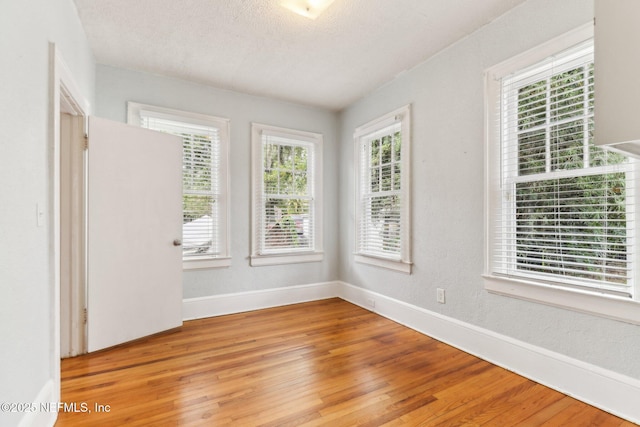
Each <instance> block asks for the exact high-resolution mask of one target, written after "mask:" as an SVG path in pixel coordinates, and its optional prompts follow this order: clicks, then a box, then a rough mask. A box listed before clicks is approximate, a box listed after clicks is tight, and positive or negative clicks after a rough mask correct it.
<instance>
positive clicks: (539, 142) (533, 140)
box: [518, 129, 547, 175]
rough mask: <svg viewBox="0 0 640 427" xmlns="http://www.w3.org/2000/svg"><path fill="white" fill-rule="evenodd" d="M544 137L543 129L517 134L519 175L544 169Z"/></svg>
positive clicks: (540, 171) (530, 173) (542, 171)
mask: <svg viewBox="0 0 640 427" xmlns="http://www.w3.org/2000/svg"><path fill="white" fill-rule="evenodd" d="M546 138H547V135H546V131H545V130H544V129H542V130H536V131H533V132H526V133H522V134H520V135H519V136H518V174H519V175H532V174H536V173H544V172H545V171H546V168H547V166H546V165H547V163H546V150H547V148H546Z"/></svg>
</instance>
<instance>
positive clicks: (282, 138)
mask: <svg viewBox="0 0 640 427" xmlns="http://www.w3.org/2000/svg"><path fill="white" fill-rule="evenodd" d="M252 143H253V153H252V158H253V173H254V182H253V240H252V255H251V265H253V266H259V265H273V264H286V263H294V262H310V261H320V260H322V258H323V254H322V190H321V187H320V184H321V182H322V135H320V134H317V133H311V132H302V131H296V130H291V129H283V128H278V127H274V126H266V125H260V124H255V123H254V124H253V125H252Z"/></svg>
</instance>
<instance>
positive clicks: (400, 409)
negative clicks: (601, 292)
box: [56, 299, 632, 427]
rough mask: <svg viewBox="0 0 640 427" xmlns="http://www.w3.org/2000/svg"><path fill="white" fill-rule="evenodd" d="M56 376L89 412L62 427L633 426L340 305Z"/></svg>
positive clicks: (261, 315)
mask: <svg viewBox="0 0 640 427" xmlns="http://www.w3.org/2000/svg"><path fill="white" fill-rule="evenodd" d="M61 376H62V401H63V402H79V403H80V402H85V403H86V404H87V405H88V407H89V408H90V409H92V412H91V413H73V412H60V413H59V419H58V423H57V424H56V425H57V426H60V427H65V426H96V425H107V426H162V427H164V426H167V427H169V426H224V425H232V426H263V427H285V426H307V427H312V426H331V427H334V426H351V425H353V426H380V425H387V426H437V425H442V426H450V425H477V426H481V425H483V426H492V425H505V426H510V425H526V426H543V425H548V426H557V425H576V424H574V422H575V421H576V420H579V422H580V424H579V425H598V426H616V427H618V426H620V427H628V426H630V425H632V424H631V423H628V422H625V421H624V420H621V419H620V418H617V417H614V416H612V415H610V414H607V413H605V412H603V411H600V410H598V409H596V408H593V407H591V406H589V405H586V404H584V403H582V402H579V401H576V400H574V399H572V398H570V397H567V396H564V395H562V394H560V393H558V392H556V391H553V390H550V389H548V388H546V387H543V386H541V385H538V384H536V383H534V382H532V381H530V380H527V379H526V378H523V377H520V376H518V375H516V374H513V373H511V372H509V371H507V370H505V369H502V368H500V367H497V366H494V365H491V364H490V363H488V362H486V361H483V360H480V359H478V358H476V357H473V356H471V355H469V354H466V353H464V352H462V351H459V350H457V349H455V348H453V347H450V346H448V345H446V344H443V343H441V342H438V341H436V340H434V339H432V338H429V337H427V336H424V335H422V334H420V333H418V332H416V331H413V330H411V329H408V328H406V327H404V326H401V325H399V324H397V323H394V322H392V321H390V320H388V319H385V318H383V317H380V316H378V315H376V314H374V313H371V312H369V311H367V310H364V309H362V308H360V307H357V306H354V305H352V304H349V303H347V302H345V301H342V300H340V299H329V300H322V301H314V302H309V303H304V304H297V305H291V306H285V307H276V308H273V309H267V310H260V311H254V312H248V313H240V314H234V315H228V316H220V317H215V318H209V319H199V320H193V321H189V322H185V324H184V325H183V326H182V328H180V329H179V330H174V331H170V332H168V333H164V334H159V335H156V336H153V337H148V338H144V339H141V340H137V341H136V342H134V343H130V344H126V345H121V346H118V347H114V348H112V349H108V350H104V351H100V352H97V353H93V354H89V355H84V356H80V357H76V358H71V359H65V360H63V361H62V374H61ZM95 404H100V405H103V409H104V407H106V405H108V408H109V411H106V412H105V411H103V412H97V411H95V410H93V408H95Z"/></svg>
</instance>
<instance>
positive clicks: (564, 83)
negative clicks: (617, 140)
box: [485, 28, 637, 317]
mask: <svg viewBox="0 0 640 427" xmlns="http://www.w3.org/2000/svg"><path fill="white" fill-rule="evenodd" d="M591 34H592V29H591V28H583V29H580V30H578V31H575V32H572V33H569V34H567V35H566V36H564V37H562V38H560V39H557V40H554V41H552V42H550V43H549V44H546V45H544V46H542V47H540V48H539V49H538V50H534V51H531V52H528V53H527V54H525V55H523V56H520V57H517V58H515V59H514V60H512V61H508V62H506V63H504V64H501V65H499V66H497V67H495V68H493V69H492V70H490V72H489V73H488V74H487V84H488V89H489V90H488V92H487V93H488V94H489V96H490V98H489V100H488V101H489V105H488V107H489V114H488V129H489V141H488V142H487V150H488V151H487V159H488V171H487V176H488V180H487V185H488V188H487V193H486V194H487V195H488V199H487V205H488V207H489V214H488V217H487V218H488V222H487V237H488V246H487V247H488V249H487V267H486V268H487V278H488V279H489V280H487V281H486V282H485V283H486V285H487V288H488V289H489V290H492V291H496V292H499V293H505V294H512V295H514V296H520V297H523V298H526V299H534V300H539V301H542V302H547V303H551V304H554V305H560V306H566V307H570V308H578V309H580V310H583V311H591V312H598V311H599V312H600V314H606V311H607V310H608V309H607V308H606V307H607V306H606V305H600V308H596V309H595V310H594V309H593V308H592V307H586V305H585V304H587V305H591V304H593V302H588V301H589V298H588V297H589V296H598V298H601V297H602V296H607V297H610V298H612V299H619V300H625V299H626V300H633V299H634V298H635V273H634V271H635V268H636V262H635V239H634V233H635V231H634V223H635V212H636V203H637V196H636V194H635V188H636V185H635V175H636V173H635V166H634V162H633V161H631V160H630V159H628V158H627V157H625V156H623V155H621V154H618V153H614V152H610V151H606V150H604V149H602V148H599V147H596V146H595V145H594V144H593V129H594V126H597V123H594V113H593V111H594V86H593V72H594V71H593V69H594V68H593V63H594V58H593V39H592V38H591V37H590V36H591ZM546 291H549V292H546ZM558 291H561V292H560V293H558ZM577 295H579V296H577ZM597 305H598V304H595V306H597ZM616 316H617V315H613V316H612V317H616Z"/></svg>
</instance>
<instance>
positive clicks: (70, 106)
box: [48, 42, 90, 401]
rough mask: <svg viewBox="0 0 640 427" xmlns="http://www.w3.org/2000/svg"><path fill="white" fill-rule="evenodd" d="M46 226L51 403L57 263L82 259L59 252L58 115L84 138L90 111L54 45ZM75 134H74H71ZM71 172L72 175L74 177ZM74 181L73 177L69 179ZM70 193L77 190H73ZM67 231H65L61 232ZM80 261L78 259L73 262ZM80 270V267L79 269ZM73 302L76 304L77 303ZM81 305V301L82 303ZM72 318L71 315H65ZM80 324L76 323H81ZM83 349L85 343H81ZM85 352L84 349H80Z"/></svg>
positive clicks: (56, 369) (57, 351) (57, 352)
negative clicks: (68, 117) (66, 117)
mask: <svg viewBox="0 0 640 427" xmlns="http://www.w3.org/2000/svg"><path fill="white" fill-rule="evenodd" d="M49 76H50V84H49V112H50V120H49V141H50V150H49V174H48V175H49V191H48V192H49V223H48V227H49V230H50V243H49V244H50V247H49V254H50V255H49V263H50V264H49V265H50V266H51V267H50V268H51V272H52V274H51V279H50V289H51V297H50V313H51V314H50V316H51V319H50V320H51V323H50V324H51V333H50V337H51V348H52V350H53V351H52V352H51V353H50V357H51V366H52V368H53V369H52V370H53V373H52V374H53V377H54V378H53V380H54V396H53V397H54V400H55V401H59V400H60V356H61V342H60V339H61V301H60V295H61V292H60V284H61V262H70V261H71V260H72V257H76V259H74V260H73V261H74V263H75V264H78V263H81V264H82V265H84V256H83V255H79V253H80V252H79V251H71V250H67V249H65V251H64V252H63V251H62V249H61V246H60V245H61V133H60V132H61V121H62V120H61V114H63V113H67V114H70V115H71V117H72V118H73V119H72V122H75V125H74V128H75V129H82V132H81V133H80V134H81V135H82V136H84V133H85V132H86V129H87V128H86V126H87V117H88V115H89V112H90V105H89V103H88V102H87V100H86V98H85V97H84V96H83V94H82V92H81V91H80V90H79V88H78V85H77V84H76V83H75V79H74V78H73V76H72V74H71V72H70V71H69V68H68V67H67V65H66V63H65V61H64V60H63V58H62V55H61V54H60V52H59V50H58V49H57V47H56V45H55V43H53V42H51V43H49ZM72 133H75V134H77V132H72ZM77 173H78V171H77V170H75V171H74V172H73V174H74V175H75V174H77ZM80 173H81V174H82V177H81V178H80V182H84V171H83V170H81V171H80ZM75 179H77V176H74V178H72V180H75ZM74 191H78V190H76V189H74ZM83 192H84V189H82V190H80V192H79V194H76V195H75V196H73V195H72V197H74V198H76V197H81V198H84V194H83ZM76 220H78V221H77V224H78V225H77V227H78V228H79V230H81V232H82V237H81V239H84V231H83V230H84V227H85V225H84V224H85V221H84V215H81V217H80V218H72V221H71V222H72V223H75V222H76ZM65 232H69V230H65ZM77 258H80V259H77ZM83 268H84V267H83ZM75 286H76V287H77V286H80V287H82V288H83V287H84V284H80V283H77V284H76V285H75ZM80 293H84V288H83V289H82V292H75V293H74V292H72V293H71V295H74V296H78V294H80ZM76 303H78V304H80V302H79V301H76ZM82 304H84V302H82ZM68 317H69V318H72V317H73V315H71V316H68ZM83 323H84V322H80V323H79V324H83ZM74 335H75V336H76V337H78V336H83V335H84V327H82V331H78V330H76V331H75V333H74ZM84 345H85V347H86V340H85V344H84ZM84 351H86V348H85V349H84Z"/></svg>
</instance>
